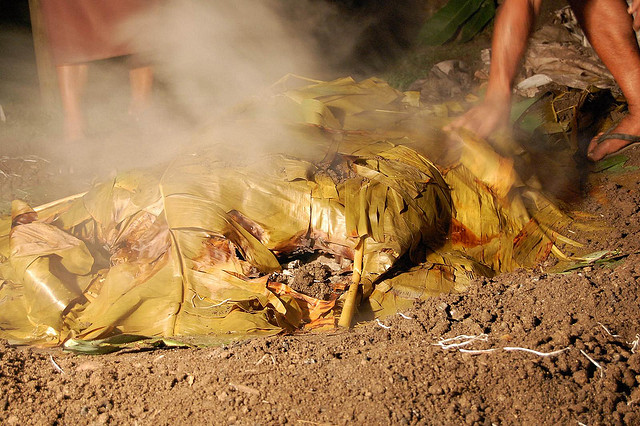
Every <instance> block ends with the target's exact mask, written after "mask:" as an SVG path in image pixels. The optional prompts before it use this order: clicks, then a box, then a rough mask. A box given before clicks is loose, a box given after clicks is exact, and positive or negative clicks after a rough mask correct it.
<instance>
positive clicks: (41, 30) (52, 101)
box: [29, 0, 59, 111]
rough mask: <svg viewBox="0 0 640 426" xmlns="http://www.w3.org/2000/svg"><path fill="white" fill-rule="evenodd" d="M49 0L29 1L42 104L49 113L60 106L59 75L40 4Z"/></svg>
mask: <svg viewBox="0 0 640 426" xmlns="http://www.w3.org/2000/svg"><path fill="white" fill-rule="evenodd" d="M42 1H47V0H29V12H30V16H31V31H32V34H33V47H34V50H35V54H36V67H37V70H38V80H39V81H40V94H41V98H42V104H43V106H44V108H45V109H46V110H48V111H56V110H57V109H58V108H57V107H58V105H59V95H58V75H57V73H56V66H55V64H54V63H53V55H52V54H51V49H50V46H49V37H48V35H47V30H46V28H45V23H44V17H43V16H42V8H41V6H40V4H41V3H42Z"/></svg>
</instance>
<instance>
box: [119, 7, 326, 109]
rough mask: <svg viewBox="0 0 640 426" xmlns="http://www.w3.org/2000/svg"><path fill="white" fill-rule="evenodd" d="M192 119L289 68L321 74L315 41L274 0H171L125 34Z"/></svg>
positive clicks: (236, 99) (223, 105) (225, 104)
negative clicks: (290, 22)
mask: <svg viewBox="0 0 640 426" xmlns="http://www.w3.org/2000/svg"><path fill="white" fill-rule="evenodd" d="M123 36H124V37H125V38H131V39H132V41H133V43H134V45H135V46H136V48H137V49H136V50H138V51H140V52H142V53H143V54H144V55H146V56H147V58H148V59H149V61H150V62H151V63H152V64H153V66H154V68H155V70H156V76H157V79H158V82H159V84H161V85H162V86H163V88H164V90H165V93H166V95H167V96H168V97H170V101H171V102H172V103H173V104H174V105H175V106H176V107H177V108H178V111H175V112H176V113H178V115H180V116H182V117H185V118H187V119H188V120H190V121H195V122H202V121H204V120H207V119H210V118H211V117H212V115H214V114H215V113H216V112H218V111H220V110H223V109H225V108H227V107H229V106H230V105H233V104H234V103H237V102H239V101H241V100H242V99H244V98H246V97H249V96H252V95H253V94H255V93H256V92H258V91H259V90H260V89H261V88H264V87H266V86H268V85H269V84H271V83H273V82H275V81H277V80H278V79H279V78H281V77H282V76H283V75H285V74H287V73H298V74H303V75H311V76H313V75H315V74H317V71H316V70H317V69H318V67H317V64H316V63H315V60H314V58H313V54H312V53H311V52H312V49H311V47H310V41H309V39H308V38H306V37H305V34H295V33H293V32H292V31H291V30H290V29H288V28H287V27H286V26H285V23H284V20H283V18H282V17H281V16H279V15H278V14H277V10H276V7H275V3H273V2H269V1H248V0H239V1H238V0H236V1H213V2H204V1H189V2H185V1H183V0H170V1H169V2H167V3H166V4H163V5H162V6H161V7H158V8H157V9H156V10H151V11H150V13H149V14H147V15H146V16H140V17H138V18H137V19H134V20H133V21H132V22H130V23H129V24H128V25H127V26H126V27H125V31H124V33H123Z"/></svg>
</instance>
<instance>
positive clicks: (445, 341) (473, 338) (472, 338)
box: [434, 334, 489, 349]
mask: <svg viewBox="0 0 640 426" xmlns="http://www.w3.org/2000/svg"><path fill="white" fill-rule="evenodd" d="M488 339H489V336H487V335H486V334H481V335H479V336H468V335H466V334H462V335H460V336H456V337H450V338H448V339H442V340H440V341H439V342H437V343H434V345H435V346H440V347H441V348H442V349H451V348H459V347H460V346H466V345H470V344H471V343H473V342H475V341H477V340H481V341H483V342H486V341H487V340H488ZM461 340H462V342H460V343H451V344H448V343H449V342H458V341H461Z"/></svg>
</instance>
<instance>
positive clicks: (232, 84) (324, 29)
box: [3, 0, 421, 174]
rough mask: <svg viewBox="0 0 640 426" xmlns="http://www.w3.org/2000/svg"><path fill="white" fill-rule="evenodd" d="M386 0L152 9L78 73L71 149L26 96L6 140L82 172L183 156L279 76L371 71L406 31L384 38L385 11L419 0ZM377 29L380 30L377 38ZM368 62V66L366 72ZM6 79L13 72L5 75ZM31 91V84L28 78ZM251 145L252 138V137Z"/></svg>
mask: <svg viewBox="0 0 640 426" xmlns="http://www.w3.org/2000/svg"><path fill="white" fill-rule="evenodd" d="M356 3H357V4H358V5H356ZM360 3H362V4H366V3H370V4H369V5H367V6H366V7H364V6H360V5H359V4H360ZM386 3H392V2H384V1H369V2H350V1H340V0H322V1H321V0H234V1H228V0H210V1H204V0H167V1H162V2H157V7H153V8H152V9H150V10H149V11H148V13H145V14H144V15H139V16H136V17H134V18H133V19H131V20H130V21H129V22H127V23H126V24H125V25H123V26H122V28H121V31H119V33H118V34H115V35H114V36H117V37H118V38H119V39H120V40H121V41H125V42H127V43H129V44H130V45H131V46H132V47H133V50H134V51H135V52H136V54H135V55H133V56H132V57H131V58H126V59H125V58H112V59H107V60H101V61H94V62H91V63H89V64H88V68H89V69H88V80H87V83H86V86H85V93H84V96H83V105H82V107H83V113H84V115H85V118H86V138H85V139H83V140H81V141H79V142H78V143H76V144H73V145H69V144H65V143H64V142H63V138H62V125H61V121H62V119H61V115H62V113H61V111H62V108H61V106H60V105H59V106H58V109H57V111H55V112H54V113H53V115H51V114H43V115H42V116H43V117H44V118H43V119H42V120H38V121H37V122H36V121H35V120H32V119H31V117H32V116H33V115H34V114H35V111H37V110H38V108H37V107H36V106H35V104H36V103H37V101H36V99H37V96H35V95H34V94H33V93H30V94H28V95H25V96H24V98H25V99H23V100H22V101H20V102H23V101H24V102H25V103H26V102H27V101H28V102H31V103H30V106H29V108H31V111H29V112H27V113H24V114H22V117H25V120H23V121H24V123H23V125H22V126H21V127H20V129H18V130H17V131H16V140H18V139H23V140H28V141H29V143H28V144H24V142H20V144H22V145H21V146H25V147H26V146H28V147H30V148H29V149H31V148H32V147H34V145H35V144H36V143H40V144H41V147H40V148H41V151H40V152H41V153H43V154H44V155H45V156H48V157H51V158H52V161H53V162H60V163H61V164H62V163H66V165H69V166H70V167H71V168H73V169H74V170H76V171H77V170H78V168H84V169H86V171H87V172H88V173H95V172H97V171H100V172H101V173H102V172H103V171H104V172H110V171H112V170H114V169H117V170H122V169H126V168H132V167H146V166H150V165H154V164H159V163H163V162H166V161H167V160H170V159H171V158H172V157H173V156H175V155H177V154H178V153H179V152H180V151H181V150H183V149H184V148H185V147H189V145H190V143H191V141H192V135H193V134H194V133H196V132H198V131H199V130H200V129H201V128H202V126H203V125H204V124H205V123H211V122H216V121H217V120H219V117H221V116H223V115H224V113H225V112H228V111H229V110H231V109H232V108H233V106H235V105H238V104H242V103H244V102H246V101H247V100H248V99H252V98H254V97H255V96H256V95H260V94H261V93H263V91H264V90H265V89H266V88H268V87H269V86H270V85H272V84H273V83H274V82H276V81H278V80H279V79H280V78H282V77H283V76H285V75H287V74H289V73H293V74H298V75H303V76H307V77H310V78H315V79H320V80H330V79H333V78H337V77H341V76H344V75H354V76H355V77H362V76H364V75H365V74H367V73H371V72H372V71H373V70H374V69H376V67H377V65H376V64H374V63H373V62H376V61H378V59H380V58H383V59H384V60H388V59H389V57H390V55H389V52H390V50H389V49H391V50H393V49H395V47H396V46H398V45H399V44H402V42H398V40H399V39H403V37H405V36H406V34H405V33H406V28H405V27H408V26H409V27H410V26H411V25H407V21H406V20H405V21H402V20H399V21H398V23H397V27H396V28H393V29H391V27H390V26H389V23H390V22H391V21H392V20H393V19H396V18H394V16H395V15H396V14H397V12H395V11H397V10H401V11H403V12H402V13H403V14H404V15H411V16H412V19H414V18H415V16H418V14H415V13H414V14H412V11H415V10H416V9H415V7H414V8H413V9H412V8H411V7H408V6H407V5H409V4H412V5H413V4H418V3H421V2H420V1H418V0H407V3H406V5H403V7H397V6H393V7H392V5H386V6H385V4H386ZM383 6H384V7H383ZM416 7H417V6H416ZM378 10H379V11H378ZM380 28H382V29H384V31H377V29H380ZM403 34H405V35H403ZM405 38H406V37H405ZM385 46H387V47H385ZM388 46H391V48H389V47H388ZM381 49H382V50H381ZM385 49H386V50H385ZM28 53H29V55H32V54H33V53H32V51H29V52H28ZM27 56H28V55H27ZM369 57H375V58H378V59H376V60H375V61H369V62H370V63H368V62H367V58H369ZM5 58H6V57H5ZM27 59H28V61H27V62H29V63H28V64H26V65H25V66H27V67H29V68H30V70H29V73H28V74H29V75H33V74H34V69H35V66H34V64H33V62H30V61H32V60H33V58H32V57H31V58H27ZM5 60H6V59H5ZM378 62H379V61H378ZM354 63H355V64H357V67H356V66H353V65H354ZM140 65H151V66H152V68H153V70H154V82H153V99H152V103H151V108H150V109H149V110H148V111H147V112H146V113H145V114H143V115H142V116H140V117H137V118H138V120H136V119H135V118H136V117H132V116H130V115H129V114H128V110H129V104H130V99H131V91H130V84H129V69H130V68H133V67H136V66H140ZM14 68H15V67H14ZM11 72H13V73H14V74H15V75H19V74H20V71H16V70H15V69H12V71H11ZM358 73H359V74H358ZM5 82H6V80H5ZM5 86H6V85H5ZM33 86H34V88H35V87H37V82H36V81H33ZM36 90H37V89H36ZM31 92H35V90H31ZM21 93H26V92H21ZM18 97H19V96H18ZM5 99H6V98H5ZM3 106H4V107H5V108H4V109H5V112H7V114H8V116H10V119H12V118H15V117H16V116H17V115H18V116H19V115H20V114H17V113H16V110H15V109H14V108H13V107H14V106H15V105H12V104H7V103H5V104H4V105H3ZM27 117H29V120H30V121H27V120H26V118H27ZM21 129H22V130H21ZM32 129H39V130H36V133H37V132H38V131H39V135H35V137H32V136H28V137H23V136H25V135H22V134H20V132H21V131H24V132H23V133H27V132H31V131H32ZM240 131H241V129H238V134H237V136H236V137H235V138H234V137H233V136H232V133H233V132H231V131H229V130H228V129H226V130H225V132H224V134H225V135H227V137H225V140H236V141H243V142H246V143H247V144H250V143H252V141H251V140H249V139H250V137H247V136H246V135H243V134H241V132H240ZM250 136H251V137H255V132H254V133H252V134H251V135H250ZM213 142H215V141H213ZM17 145H18V143H16V146H17ZM102 174H104V173H102Z"/></svg>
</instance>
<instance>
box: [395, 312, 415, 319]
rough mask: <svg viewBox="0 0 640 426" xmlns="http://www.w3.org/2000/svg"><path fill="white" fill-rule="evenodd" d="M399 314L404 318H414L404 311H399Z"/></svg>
mask: <svg viewBox="0 0 640 426" xmlns="http://www.w3.org/2000/svg"><path fill="white" fill-rule="evenodd" d="M398 315H400V316H401V317H402V318H404V319H413V317H410V316H409V315H405V314H403V313H402V312H398Z"/></svg>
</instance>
